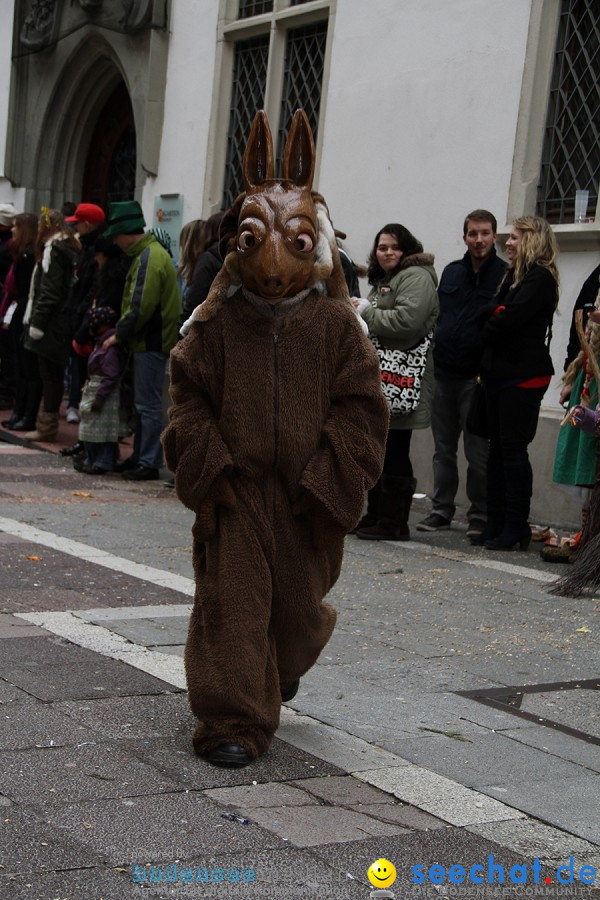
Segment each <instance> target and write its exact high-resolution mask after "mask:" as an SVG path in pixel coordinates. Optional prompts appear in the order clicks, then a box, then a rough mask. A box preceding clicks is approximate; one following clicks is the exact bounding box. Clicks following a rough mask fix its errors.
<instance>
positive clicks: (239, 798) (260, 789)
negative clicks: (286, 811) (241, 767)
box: [204, 779, 319, 809]
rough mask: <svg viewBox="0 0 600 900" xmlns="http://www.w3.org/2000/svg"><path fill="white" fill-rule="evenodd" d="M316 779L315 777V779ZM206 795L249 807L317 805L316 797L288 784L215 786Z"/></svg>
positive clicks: (238, 806)
mask: <svg viewBox="0 0 600 900" xmlns="http://www.w3.org/2000/svg"><path fill="white" fill-rule="evenodd" d="M315 780H316V779H315ZM204 793H205V794H206V796H207V797H210V798H211V799H212V800H216V801H217V802H218V803H221V804H224V805H226V806H235V807H236V808H240V807H251V808H252V809H259V808H260V807H263V806H307V805H309V806H310V805H313V806H314V805H318V802H319V801H318V800H317V799H316V797H311V795H310V794H307V793H306V791H303V790H301V789H299V788H297V787H294V786H293V785H290V784H276V783H275V784H273V783H272V782H268V783H267V784H250V785H238V786H237V787H230V788H216V789H213V790H209V791H204Z"/></svg>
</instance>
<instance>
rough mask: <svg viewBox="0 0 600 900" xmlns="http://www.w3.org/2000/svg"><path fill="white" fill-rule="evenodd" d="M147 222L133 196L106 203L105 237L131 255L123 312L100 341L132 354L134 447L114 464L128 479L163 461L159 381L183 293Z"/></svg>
mask: <svg viewBox="0 0 600 900" xmlns="http://www.w3.org/2000/svg"><path fill="white" fill-rule="evenodd" d="M145 226H146V220H145V219H144V213H143V212H142V208H141V206H140V204H139V203H138V202H137V200H125V201H122V202H117V203H111V204H110V206H109V210H108V221H107V227H106V231H105V232H104V237H105V238H107V239H108V240H112V241H113V242H114V243H115V244H116V245H117V247H119V248H120V249H121V250H122V251H123V252H124V253H126V254H127V256H129V257H131V266H130V269H129V273H128V276H127V281H126V282H125V288H124V291H123V301H122V304H121V318H120V319H119V321H118V322H117V325H116V328H115V332H114V334H112V335H111V336H110V337H109V338H108V339H107V340H106V341H105V342H104V344H103V345H102V347H103V349H107V348H108V347H110V346H111V345H112V344H120V345H121V346H123V347H124V348H126V349H127V350H129V352H130V353H131V357H132V360H133V404H134V407H135V413H136V424H135V433H134V442H133V453H132V454H131V456H130V457H128V458H127V459H125V460H123V461H122V462H121V463H117V465H116V466H115V468H116V470H117V471H119V472H121V475H122V477H123V478H125V479H127V480H128V481H150V480H154V479H157V478H158V477H159V469H160V468H161V467H162V465H163V453H162V446H161V443H160V435H161V432H162V429H163V425H164V421H163V410H162V393H163V383H164V378H165V370H166V365H167V360H168V358H169V353H170V351H171V348H172V347H174V346H175V343H176V342H177V339H178V330H177V329H178V322H179V319H180V316H181V296H180V293H179V287H178V284H177V276H176V273H175V269H174V267H173V263H172V261H171V257H170V256H169V254H168V253H167V251H166V250H165V249H164V247H162V246H161V244H160V243H159V241H157V239H156V237H155V236H154V235H153V234H152V232H151V231H148V232H145V231H144V228H145Z"/></svg>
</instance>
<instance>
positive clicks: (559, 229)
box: [498, 222, 600, 251]
mask: <svg viewBox="0 0 600 900" xmlns="http://www.w3.org/2000/svg"><path fill="white" fill-rule="evenodd" d="M552 231H553V232H554V234H555V236H556V240H557V241H558V246H559V248H560V250H566V251H570V250H600V222H582V223H581V224H577V225H553V226H552ZM509 234H510V225H505V226H504V228H499V229H498V240H499V241H500V242H501V244H504V242H505V241H506V238H507V237H508V235H509Z"/></svg>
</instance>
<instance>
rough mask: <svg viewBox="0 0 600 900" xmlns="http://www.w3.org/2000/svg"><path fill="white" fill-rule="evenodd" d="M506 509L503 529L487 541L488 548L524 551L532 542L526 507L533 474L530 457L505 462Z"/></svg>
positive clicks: (528, 504)
mask: <svg viewBox="0 0 600 900" xmlns="http://www.w3.org/2000/svg"><path fill="white" fill-rule="evenodd" d="M504 482H505V497H506V511H505V516H504V528H503V529H502V531H501V532H500V534H499V535H498V536H497V537H495V538H492V539H491V540H489V541H486V544H485V546H486V547H487V548H488V549H490V550H515V549H517V547H518V549H519V550H527V548H528V546H529V542H530V541H531V528H530V526H529V522H528V519H529V507H530V504H531V494H532V487H533V475H532V471H531V464H530V462H529V459H528V458H527V457H525V459H516V460H507V461H505V463H504Z"/></svg>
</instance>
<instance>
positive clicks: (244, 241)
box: [238, 230, 256, 250]
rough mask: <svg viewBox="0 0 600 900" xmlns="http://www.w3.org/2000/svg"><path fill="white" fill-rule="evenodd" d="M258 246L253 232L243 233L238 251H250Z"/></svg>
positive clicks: (239, 240) (239, 239)
mask: <svg viewBox="0 0 600 900" xmlns="http://www.w3.org/2000/svg"><path fill="white" fill-rule="evenodd" d="M255 244H256V238H255V237H254V235H253V234H252V232H251V231H248V230H246V231H242V233H241V234H240V236H239V238H238V249H239V250H250V248H251V247H254V245H255Z"/></svg>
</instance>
